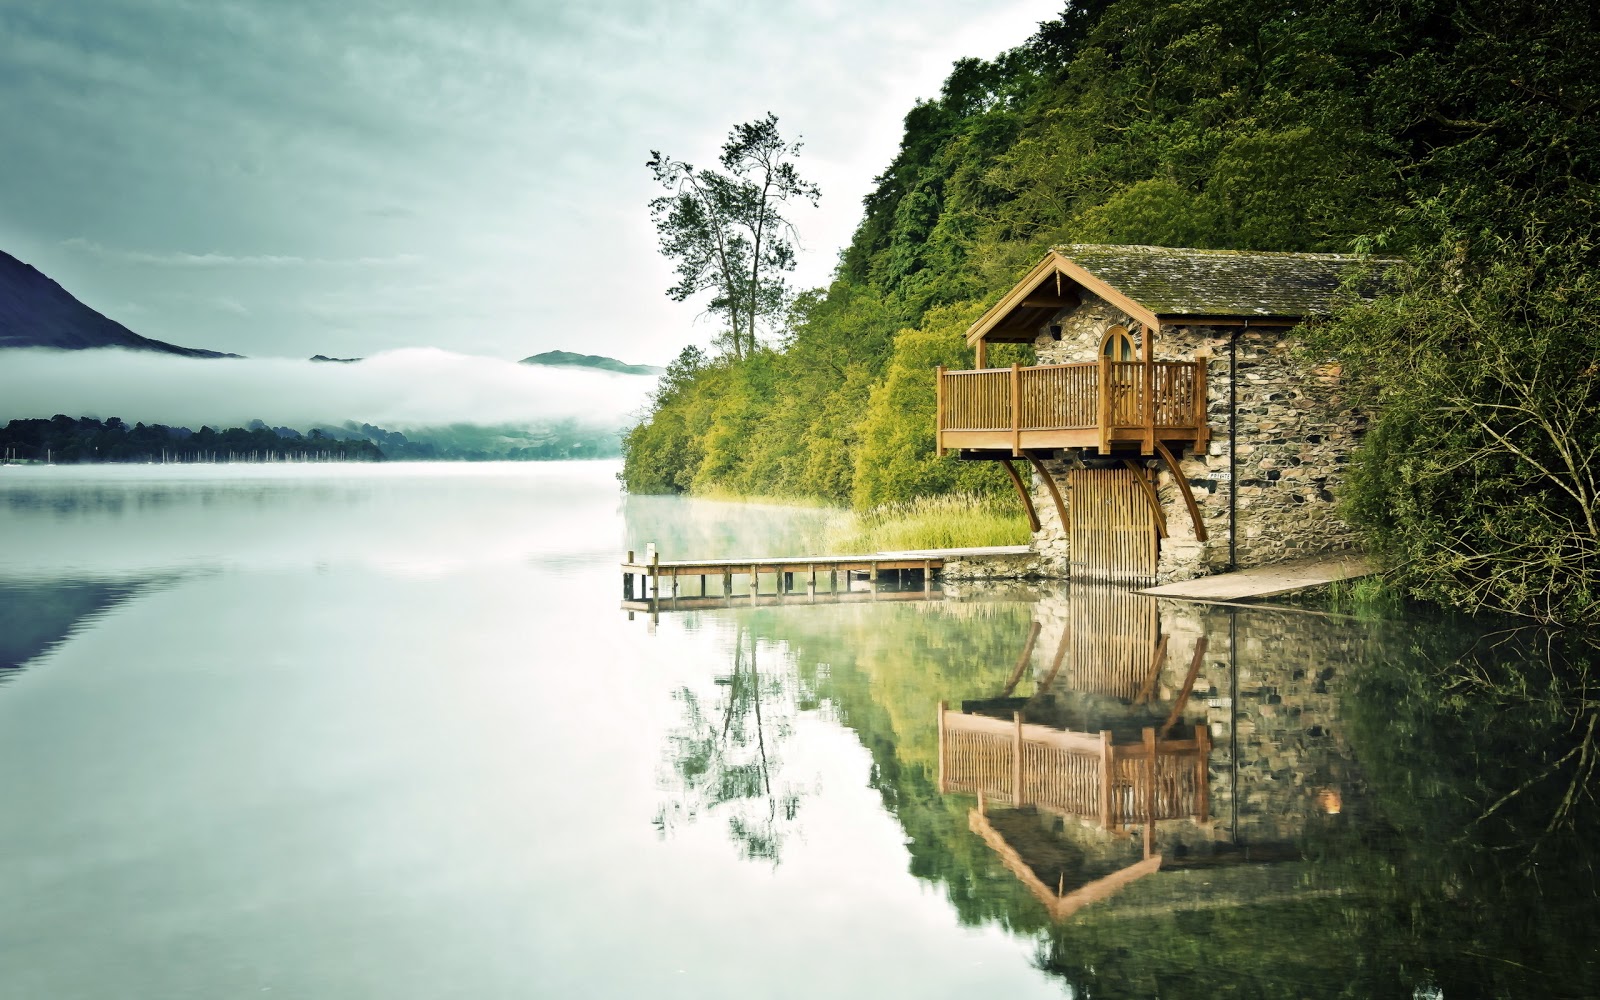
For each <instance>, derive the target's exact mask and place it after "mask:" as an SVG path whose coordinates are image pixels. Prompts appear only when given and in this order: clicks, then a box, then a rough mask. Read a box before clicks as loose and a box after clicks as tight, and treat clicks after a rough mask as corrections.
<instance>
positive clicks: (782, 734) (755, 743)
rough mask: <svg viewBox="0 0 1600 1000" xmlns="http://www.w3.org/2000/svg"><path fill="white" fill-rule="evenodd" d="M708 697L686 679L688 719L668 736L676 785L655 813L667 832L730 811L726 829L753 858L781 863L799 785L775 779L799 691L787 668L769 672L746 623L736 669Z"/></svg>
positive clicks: (681, 695) (683, 696) (682, 694)
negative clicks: (762, 666)
mask: <svg viewBox="0 0 1600 1000" xmlns="http://www.w3.org/2000/svg"><path fill="white" fill-rule="evenodd" d="M716 683H717V688H718V691H717V694H716V696H715V698H714V699H713V700H712V702H711V703H710V704H709V705H708V704H706V703H705V702H704V701H703V700H702V699H701V697H700V695H698V694H696V693H695V692H694V691H692V690H690V689H689V688H687V687H685V688H682V689H681V690H679V691H678V693H677V695H676V697H677V699H678V701H680V702H681V703H682V704H683V718H684V721H683V725H682V726H680V727H679V728H678V729H676V730H674V731H673V733H672V734H671V735H670V736H669V738H668V743H669V748H668V763H669V764H670V771H671V774H670V778H668V779H667V780H668V782H669V783H670V786H671V788H672V790H673V791H674V792H675V793H676V794H675V796H674V798H673V799H671V800H670V801H668V802H666V803H663V805H662V806H661V808H660V810H659V811H658V812H657V813H656V818H655V825H656V829H657V830H659V831H660V832H661V834H662V835H663V836H665V835H666V834H667V833H669V832H670V831H671V830H672V829H673V827H675V826H676V825H677V824H679V823H685V822H693V821H694V820H695V819H697V818H699V817H700V816H701V815H703V814H712V813H719V814H723V815H726V816H727V818H728V832H729V834H730V835H731V836H732V837H733V840H734V842H735V843H737V844H738V845H739V853H740V855H741V856H742V857H745V858H747V859H760V860H764V861H770V862H772V863H773V864H774V865H776V864H777V863H778V853H779V850H780V848H781V847H782V844H783V837H784V833H785V830H786V828H787V827H788V826H789V825H790V824H792V823H793V822H794V819H795V816H796V814H797V813H798V812H799V809H800V793H799V791H798V790H796V789H795V788H793V787H792V786H790V785H788V784H786V783H784V782H782V781H775V780H774V778H775V776H777V773H778V771H779V769H780V761H779V758H778V755H777V751H778V748H779V746H780V745H781V744H782V742H783V741H784V739H785V738H787V737H788V735H789V733H790V728H791V722H790V720H791V719H792V717H793V715H794V713H795V712H796V711H797V710H798V703H797V699H796V697H795V692H794V690H792V689H791V688H790V687H789V686H788V685H787V684H786V683H785V679H784V678H783V677H781V676H764V675H763V674H762V673H761V669H760V667H759V666H758V664H757V661H756V639H755V636H753V635H752V634H750V633H749V632H748V631H746V630H744V629H741V630H740V631H739V633H738V635H737V636H736V637H735V639H734V648H733V672H732V673H731V674H726V675H724V676H721V677H718V678H717V679H716Z"/></svg>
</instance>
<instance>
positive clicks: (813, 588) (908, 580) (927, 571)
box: [622, 552, 944, 608]
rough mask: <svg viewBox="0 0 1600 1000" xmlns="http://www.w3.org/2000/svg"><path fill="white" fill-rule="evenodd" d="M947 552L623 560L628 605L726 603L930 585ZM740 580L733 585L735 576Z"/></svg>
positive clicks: (624, 597) (630, 556) (929, 587)
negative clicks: (861, 586)
mask: <svg viewBox="0 0 1600 1000" xmlns="http://www.w3.org/2000/svg"><path fill="white" fill-rule="evenodd" d="M943 568H944V558H943V556H941V555H934V554H931V553H928V554H923V553H890V552H880V553H876V554H874V555H866V556H789V557H785V558H776V559H773V558H765V559H752V558H734V559H679V560H668V561H663V560H662V559H661V557H660V554H659V553H652V554H651V556H650V558H649V560H648V561H645V560H636V559H635V558H634V553H632V552H629V553H628V559H627V561H626V562H624V563H623V564H622V600H623V604H624V606H628V605H631V604H635V603H637V604H641V605H643V606H644V607H646V608H648V607H649V606H651V605H654V604H661V603H672V604H674V605H677V604H678V602H686V601H688V600H695V601H697V603H698V604H699V606H702V607H705V606H712V605H716V604H724V605H725V604H728V603H731V602H732V601H733V600H734V599H735V598H737V599H739V600H742V601H748V602H750V603H756V604H759V603H762V598H768V599H771V600H773V601H776V600H777V599H781V598H786V597H789V596H792V595H800V594H804V595H805V596H807V597H810V598H816V597H817V596H818V595H822V596H834V597H837V596H839V595H842V594H845V593H849V592H851V589H852V587H854V586H856V585H858V584H859V583H862V582H865V583H866V584H867V587H866V590H867V591H868V592H873V591H877V590H878V589H879V584H880V583H881V584H884V585H886V586H890V585H892V587H893V589H894V590H897V591H904V590H905V589H906V585H907V584H914V585H919V586H917V589H918V590H921V591H932V590H933V582H934V578H935V576H936V574H937V573H938V572H939V571H940V570H941V569H943ZM736 580H737V581H738V583H739V584H741V585H742V586H738V587H736V586H735V581H736Z"/></svg>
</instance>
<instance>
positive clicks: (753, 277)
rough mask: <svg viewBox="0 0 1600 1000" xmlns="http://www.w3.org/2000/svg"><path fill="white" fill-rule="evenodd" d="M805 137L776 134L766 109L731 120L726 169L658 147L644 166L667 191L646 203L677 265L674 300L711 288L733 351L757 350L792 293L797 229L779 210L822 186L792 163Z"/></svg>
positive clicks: (814, 196) (723, 159) (813, 199)
mask: <svg viewBox="0 0 1600 1000" xmlns="http://www.w3.org/2000/svg"><path fill="white" fill-rule="evenodd" d="M799 155H800V143H798V142H787V141H785V140H784V138H783V137H782V136H781V135H780V134H779V132H778V118H777V116H776V115H773V114H770V113H769V114H768V115H767V116H766V117H765V118H758V119H756V120H755V121H752V122H746V123H744V124H742V125H737V126H735V127H734V129H733V131H732V132H730V133H729V134H728V141H727V142H725V143H724V144H723V146H722V155H721V156H720V157H719V158H718V162H719V163H720V164H721V165H722V170H723V171H725V172H718V171H716V170H711V169H697V168H696V167H695V166H694V165H693V164H691V163H689V162H687V161H685V160H675V159H673V158H672V157H670V156H666V155H664V154H663V153H661V152H660V151H659V150H651V151H650V160H649V162H648V163H647V164H646V166H648V167H649V168H650V172H651V174H652V175H653V176H654V177H655V179H656V181H657V182H658V183H659V184H661V186H662V187H664V188H666V189H667V190H668V191H669V192H671V193H670V194H665V195H662V196H661V197H659V198H656V199H654V200H652V201H651V202H650V214H651V217H652V218H653V219H654V221H655V225H656V232H657V234H658V235H659V236H660V239H661V252H662V253H663V254H665V255H666V256H667V257H669V258H672V259H673V260H675V261H676V262H677V275H678V283H677V284H675V285H673V286H672V287H671V288H669V289H668V290H667V295H668V296H669V297H671V298H672V299H673V300H674V301H676V302H683V301H685V300H687V299H689V298H691V297H693V296H695V295H698V294H699V293H701V292H704V291H710V292H711V293H712V297H711V303H710V311H711V312H712V313H713V314H714V315H717V316H721V317H722V318H723V319H725V320H726V322H727V324H728V345H729V349H730V351H731V353H732V354H733V356H734V357H736V358H738V357H747V356H749V355H750V354H752V353H754V351H755V349H756V324H757V321H758V320H760V319H763V318H768V319H770V318H771V317H773V316H776V315H778V314H779V313H780V312H781V311H782V310H783V307H784V305H785V303H786V302H787V299H788V283H787V282H786V281H785V279H784V277H783V275H784V273H785V272H787V271H792V270H794V266H795V250H794V248H795V239H796V235H795V230H794V226H793V225H792V224H791V223H790V222H789V220H788V219H786V218H784V216H783V214H782V209H783V207H784V206H785V205H787V204H788V203H790V202H791V201H796V200H799V201H809V202H810V203H811V204H813V205H815V204H816V203H817V200H818V198H820V197H821V191H820V189H819V188H818V187H817V185H815V184H813V183H811V182H810V181H807V180H805V179H803V178H802V177H801V176H800V173H799V171H798V170H797V169H796V168H795V165H794V159H795V157H797V156H799Z"/></svg>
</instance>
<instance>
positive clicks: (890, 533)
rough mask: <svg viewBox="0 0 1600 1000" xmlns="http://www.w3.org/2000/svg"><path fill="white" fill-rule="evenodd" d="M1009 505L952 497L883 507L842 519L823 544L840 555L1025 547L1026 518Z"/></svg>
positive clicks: (1005, 501) (966, 496) (969, 496)
mask: <svg viewBox="0 0 1600 1000" xmlns="http://www.w3.org/2000/svg"><path fill="white" fill-rule="evenodd" d="M1008 500H1009V498H1005V499H1000V498H995V497H982V496H975V495H972V494H965V493H953V494H945V495H942V496H925V497H917V498H915V499H913V500H907V501H903V502H900V503H892V504H885V505H884V506H881V507H874V508H873V509H871V510H868V511H864V512H862V513H857V514H849V515H844V516H841V517H840V518H839V519H838V520H837V521H835V522H834V523H833V524H831V525H830V526H829V528H828V531H827V533H826V537H825V539H824V544H825V546H826V548H827V550H828V551H829V552H830V553H840V554H845V553H850V554H853V553H858V552H894V551H900V550H904V549H960V548H975V547H979V546H988V545H1025V544H1027V542H1028V539H1029V530H1028V519H1027V517H1026V516H1025V515H1024V514H1023V513H1022V512H1021V511H1019V510H1017V509H1015V502H1014V501H1013V502H1008Z"/></svg>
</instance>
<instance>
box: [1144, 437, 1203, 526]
mask: <svg viewBox="0 0 1600 1000" xmlns="http://www.w3.org/2000/svg"><path fill="white" fill-rule="evenodd" d="M1156 453H1157V454H1159V455H1160V456H1161V460H1162V461H1164V462H1166V463H1167V468H1169V469H1171V470H1172V478H1173V479H1176V480H1177V481H1178V492H1179V493H1182V494H1183V504H1184V506H1185V507H1188V508H1189V520H1190V521H1193V522H1194V537H1195V539H1196V540H1197V541H1202V542H1203V541H1205V540H1206V523H1205V522H1204V521H1202V520H1201V519H1200V505H1199V504H1197V503H1195V502H1194V491H1193V490H1191V489H1189V480H1188V478H1187V477H1185V476H1184V474H1183V470H1182V469H1180V468H1178V460H1177V459H1176V458H1173V457H1172V451H1171V450H1170V449H1169V448H1167V445H1166V442H1164V441H1157V442H1156Z"/></svg>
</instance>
